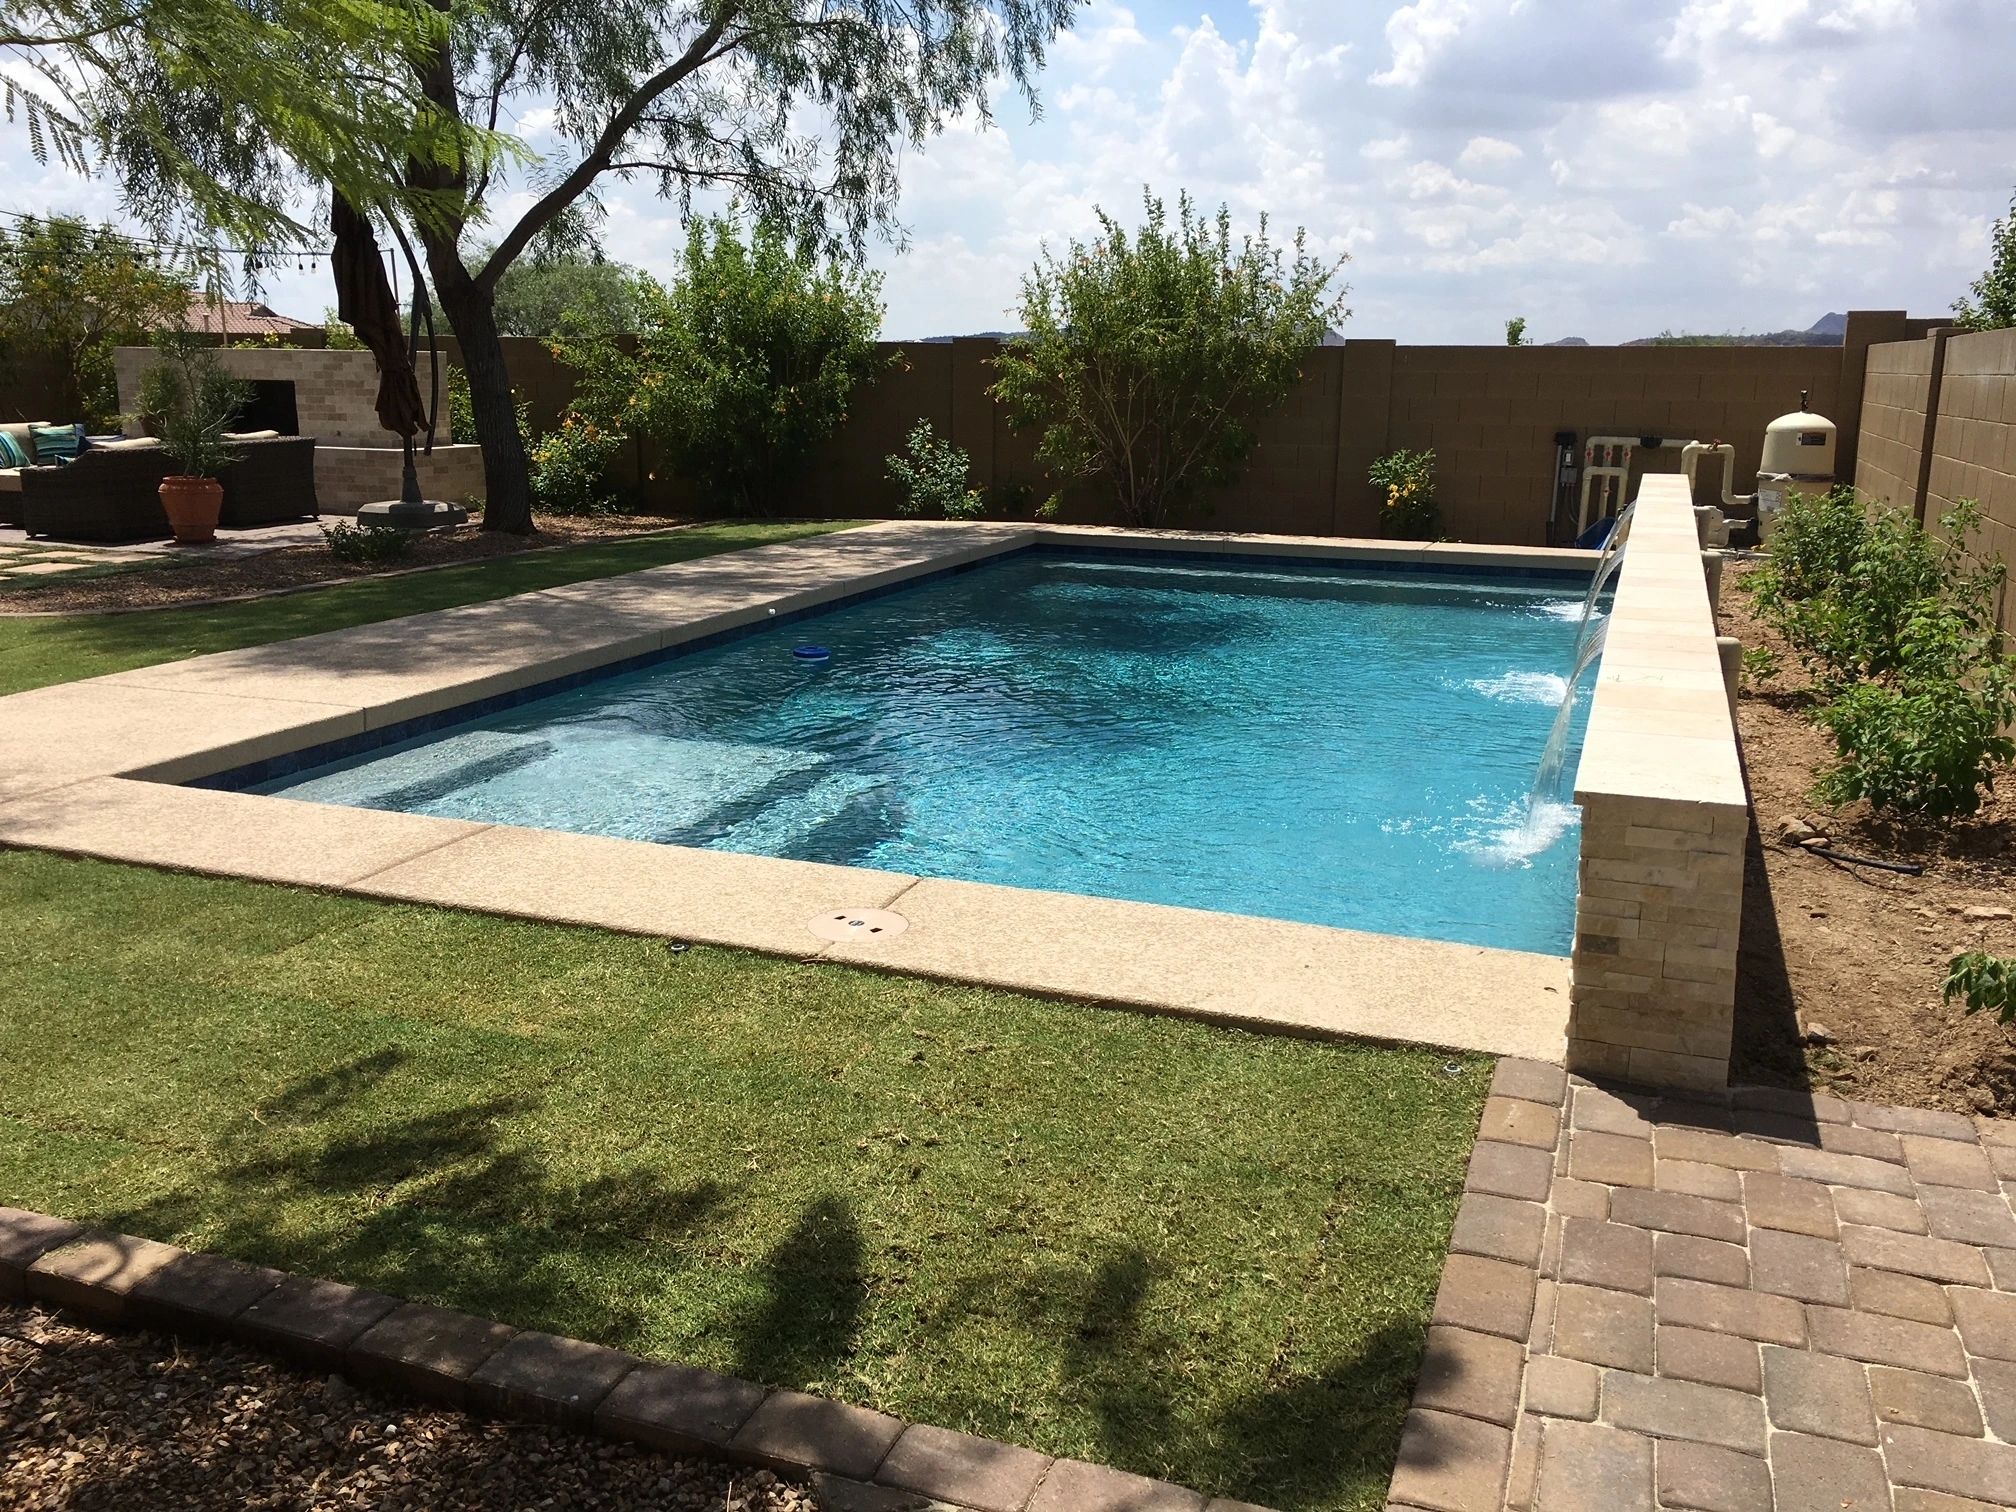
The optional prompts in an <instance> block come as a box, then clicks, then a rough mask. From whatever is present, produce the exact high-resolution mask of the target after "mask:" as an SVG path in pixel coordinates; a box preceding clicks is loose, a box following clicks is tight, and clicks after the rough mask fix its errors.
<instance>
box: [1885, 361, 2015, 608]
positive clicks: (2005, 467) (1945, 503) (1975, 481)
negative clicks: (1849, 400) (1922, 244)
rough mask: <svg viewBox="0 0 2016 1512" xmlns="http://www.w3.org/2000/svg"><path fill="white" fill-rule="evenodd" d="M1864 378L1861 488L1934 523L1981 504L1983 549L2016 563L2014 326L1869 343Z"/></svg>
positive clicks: (1979, 540)
mask: <svg viewBox="0 0 2016 1512" xmlns="http://www.w3.org/2000/svg"><path fill="white" fill-rule="evenodd" d="M1867 384H1868V396H1867V399H1866V401H1865V403H1864V405H1863V411H1862V425H1861V435H1860V438H1859V439H1860V442H1861V454H1860V460H1859V463H1858V465H1857V467H1856V469H1855V486H1856V487H1857V488H1858V489H1860V490H1861V491H1862V492H1863V493H1865V494H1867V495H1869V496H1870V497H1871V498H1875V499H1880V500H1882V501H1883V502H1884V503H1886V504H1890V505H1893V506H1894V507H1896V508H1899V509H1908V510H1910V511H1912V512H1913V513H1914V514H1915V515H1916V516H1917V517H1918V518H1919V519H1921V520H1925V521H1927V522H1928V523H1929V522H1933V521H1936V520H1937V519H1938V518H1939V516H1940V515H1942V514H1944V513H1945V512H1946V511H1947V510H1949V509H1951V508H1952V507H1953V506H1954V505H1955V504H1957V503H1958V502H1959V501H1961V500H1962V499H1973V500H1976V501H1977V502H1978V503H1979V504H1980V505H1981V515H1982V530H1981V534H1980V536H1979V537H1978V538H1977V546H1978V548H1979V549H1980V550H1981V551H1983V552H1984V553H1987V554H1989V555H1999V556H2001V557H2002V559H2003V560H2004V561H2007V562H2011V563H2016V330H2007V331H1976V332H1964V333H1963V332H1952V333H1948V332H1945V331H1935V332H1934V333H1932V334H1931V335H1929V336H1927V337H1925V338H1923V339H1920V340H1917V341H1902V342H1893V343H1889V344H1886V345H1883V346H1877V347H1872V348H1871V349H1870V351H1869V371H1868V379H1867ZM2002 623H2003V625H2004V626H2005V627H2016V603H2012V602H2011V601H2010V600H2009V599H2007V598H2005V599H2004V602H2003V606H2002Z"/></svg>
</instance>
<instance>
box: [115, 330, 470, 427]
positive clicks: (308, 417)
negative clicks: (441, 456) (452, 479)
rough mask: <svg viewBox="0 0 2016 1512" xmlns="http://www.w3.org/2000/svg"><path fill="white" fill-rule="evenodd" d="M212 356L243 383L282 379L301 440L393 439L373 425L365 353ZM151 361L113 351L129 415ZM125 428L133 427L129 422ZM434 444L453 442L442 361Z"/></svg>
mask: <svg viewBox="0 0 2016 1512" xmlns="http://www.w3.org/2000/svg"><path fill="white" fill-rule="evenodd" d="M217 356H218V358H219V360H220V361H221V362H222V363H223V364H224V368H225V371H227V372H229V373H231V374H233V375H234V376H236V377H239V378H244V379H248V380H250V379H282V380H285V381H287V382H290V383H292V384H293V385H294V407H295V413H296V416H297V418H298V420H299V422H300V432H301V434H302V435H304V436H314V437H315V438H316V439H317V440H320V441H326V442H328V443H330V444H331V445H337V446H385V445H388V444H391V443H392V442H393V441H394V439H395V438H394V437H393V436H392V435H391V433H390V432H388V431H387V430H386V429H385V428H384V427H383V426H381V425H380V424H379V423H378V413H377V402H378V364H377V360H376V359H375V358H374V357H372V355H371V354H370V353H369V352H357V351H329V350H311V349H307V348H303V347H291V346H276V347H225V348H222V349H220V350H219V351H218V353H217ZM153 361H154V353H153V351H152V350H151V349H150V348H147V347H120V348H119V349H118V350H117V351H116V352H114V353H113V366H114V369H115V371H116V372H117V373H118V376H119V407H120V409H121V410H122V411H124V412H125V413H127V414H129V415H131V414H132V413H133V412H134V411H136V410H138V409H139V407H140V401H139V391H140V375H141V374H142V373H144V372H145V371H146V370H147V367H148V366H149V365H150V364H151V363H152V362H153ZM431 361H432V358H431V356H430V354H428V353H426V352H422V353H421V354H420V361H419V377H420V393H421V396H422V397H423V398H425V397H426V396H427V394H428V393H429V384H430V382H431V366H430V365H431ZM129 429H137V426H134V425H132V424H131V422H129ZM434 439H435V442H436V444H437V445H446V444H448V443H449V442H452V441H453V440H454V435H453V431H452V428H451V426H450V425H449V422H448V402H447V370H446V363H445V362H444V363H443V371H442V402H441V414H440V419H439V423H438V424H437V425H436V427H435V432H434Z"/></svg>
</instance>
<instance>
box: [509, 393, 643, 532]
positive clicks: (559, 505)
mask: <svg viewBox="0 0 2016 1512" xmlns="http://www.w3.org/2000/svg"><path fill="white" fill-rule="evenodd" d="M627 439H628V438H626V437H625V436H623V435H622V434H621V433H620V432H617V431H612V430H609V429H607V428H606V427H604V426H603V425H602V424H601V423H600V422H599V421H596V420H592V419H589V418H588V417H587V416H585V415H582V414H579V413H577V412H575V411H574V410H571V409H570V410H569V411H568V412H567V413H566V414H564V415H562V416H561V417H560V424H559V425H558V426H556V427H555V428H554V429H552V430H550V431H548V432H546V434H545V435H543V436H541V437H539V439H538V440H536V441H534V442H533V443H532V459H531V460H532V502H533V504H534V505H535V506H536V507H537V508H539V509H543V510H545V511H546V512H547V513H548V514H560V515H596V514H617V513H620V512H621V511H622V510H623V508H624V500H623V495H622V491H621V490H620V489H618V488H617V487H616V486H615V485H614V484H613V483H611V482H610V480H609V469H610V464H611V463H613V462H614V461H615V460H616V458H617V456H618V455H619V454H620V453H621V452H622V450H623V447H624V444H625V442H626V440H627Z"/></svg>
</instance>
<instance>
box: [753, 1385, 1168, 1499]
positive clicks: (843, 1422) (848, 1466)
mask: <svg viewBox="0 0 2016 1512" xmlns="http://www.w3.org/2000/svg"><path fill="white" fill-rule="evenodd" d="M904 1426H905V1425H904V1423H903V1421H902V1419H900V1418H893V1417H890V1416H889V1415H888V1414H887V1413H882V1412H873V1411H871V1410H869V1409H868V1408H866V1407H855V1406H852V1405H851V1404H849V1403H846V1402H834V1401H828V1400H827V1399H825V1398H824V1397H815V1396H807V1395H806V1394H805V1393H803V1392H801V1391H773V1392H772V1393H771V1394H770V1395H769V1396H768V1397H767V1398H766V1399H765V1400H764V1402H763V1405H762V1406H760V1407H758V1408H757V1409H756V1411H755V1412H754V1413H753V1414H752V1415H751V1416H750V1418H749V1421H748V1422H746V1423H744V1424H743V1425H742V1427H741V1428H740V1429H739V1430H738V1431H737V1432H736V1434H735V1437H734V1438H733V1439H732V1440H730V1442H729V1446H728V1447H729V1451H730V1452H731V1453H733V1454H735V1455H736V1456H737V1457H739V1458H742V1459H748V1460H754V1461H756V1462H758V1463H760V1464H767V1465H772V1466H776V1467H780V1468H783V1469H787V1470H830V1471H832V1472H833V1474H835V1475H844V1476H846V1477H847V1478H848V1479H849V1480H867V1479H869V1478H870V1477H871V1476H873V1475H874V1473H875V1470H876V1467H877V1466H879V1465H880V1464H881V1463H882V1460H883V1457H884V1456H885V1455H887V1454H888V1453H889V1450H890V1447H891V1446H892V1445H893V1444H894V1443H895V1442H896V1439H897V1436H898V1435H899V1434H901V1433H902V1432H903V1429H904ZM1203 1500H1204V1499H1203V1498H1202V1497H1201V1496H1200V1497H1198V1498H1197V1504H1198V1505H1199V1506H1201V1505H1202V1504H1203Z"/></svg>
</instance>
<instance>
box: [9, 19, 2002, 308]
mask: <svg viewBox="0 0 2016 1512" xmlns="http://www.w3.org/2000/svg"><path fill="white" fill-rule="evenodd" d="M2012 58H2016V0H1413V3H1411V4H1405V5H1392V4H1389V3H1385V0H1248V3H1244V4H1242V3H1240V0H1216V3H1214V4H1211V5H1200V4H1197V3H1196V0H1137V3H1135V4H1132V5H1127V4H1120V3H1115V0H1095V3H1093V4H1090V5H1088V6H1087V7H1086V8H1085V9H1084V10H1083V11H1082V12H1081V13H1080V16H1079V20H1078V22H1077V25H1076V27H1075V28H1074V30H1073V31H1072V32H1071V33H1070V34H1068V35H1067V36H1065V37H1064V38H1062V39H1060V40H1059V41H1058V43H1057V44H1056V46H1055V47H1054V49H1053V51H1052V55H1051V59H1050V64H1049V67H1048V68H1047V70H1046V71H1045V73H1044V74H1043V76H1042V78H1041V80H1040V83H1039V89H1040V93H1041V115H1040V118H1038V119H1033V120H1032V119H1031V116H1030V112H1029V109H1028V107H1027V105H1026V103H1025V102H1024V101H1023V100H1022V99H1021V98H1020V97H1019V95H1016V94H1015V93H1013V92H1012V91H1008V90H1003V91H1002V92H1001V93H1000V95H999V96H998V99H997V106H996V119H995V122H994V124H993V126H992V127H991V128H983V127H981V126H979V125H978V124H977V123H974V122H971V121H961V122H958V123H955V124H954V125H953V126H952V127H951V128H950V129H949V130H948V131H947V132H946V133H945V134H944V135H943V136H941V137H940V138H938V139H936V140H935V141H933V142H932V143H931V144H930V145H929V146H928V147H927V148H926V149H925V150H924V151H921V152H915V151H913V152H910V153H908V154H906V157H905V159H904V164H903V201H902V204H901V207H900V211H899V214H900V217H901V219H902V221H903V223H904V225H905V227H906V228H907V232H908V237H907V245H905V246H902V247H893V246H878V247H876V248H875V249H874V250H873V252H872V254H871V261H872V262H873V263H874V265H875V266H877V267H879V268H880V269H882V270H883V272H884V273H885V281H884V285H883V297H884V300H885V302H886V304H887V307H888V308H887V315H886V317H885V322H884V334H885V335H888V336H890V337H892V338H897V339H902V338H910V337H917V336H926V335H944V334H952V333H957V332H966V331H978V330H989V329H997V328H1004V327H1013V326H1015V325H1016V324H1017V320H1016V316H1015V313H1014V308H1015V303H1016V299H1017V294H1018V289H1019V284H1020V280H1021V278H1022V276H1023V274H1024V273H1025V272H1026V271H1027V269H1028V267H1029V266H1030V263H1031V262H1032V260H1033V259H1034V257H1035V256H1036V253H1037V251H1038V249H1039V248H1040V247H1042V246H1044V245H1046V244H1047V245H1049V246H1050V247H1052V248H1053V249H1055V248H1061V247H1062V246H1064V245H1066V244H1067V243H1068V242H1069V240H1070V239H1071V238H1073V237H1082V236H1085V235H1086V234H1087V233H1088V232H1089V231H1090V230H1091V229H1092V228H1093V226H1094V224H1095V222H1094V210H1095V207H1102V206H1103V207H1105V208H1106V209H1108V210H1109V211H1112V212H1114V213H1115V214H1117V215H1118V216H1119V217H1120V218H1121V219H1122V220H1123V221H1125V220H1129V219H1131V218H1133V217H1135V216H1136V215H1137V214H1138V209H1139V205H1140V198H1141V194H1142V190H1143V188H1144V186H1146V187H1149V188H1152V189H1154V190H1155V191H1157V192H1158V193H1161V194H1164V195H1167V196H1169V197H1171V198H1173V197H1174V196H1175V194H1176V193H1177V192H1178V191H1179V190H1187V191H1188V192H1189V193H1190V194H1191V195H1192V196H1193V197H1194V198H1196V199H1197V200H1198V201H1199V202H1200V203H1202V204H1204V205H1205V206H1207V207H1215V206H1216V205H1217V204H1219V203H1221V202H1222V203H1225V204H1227V205H1229V206H1230V208H1231V211H1232V214H1233V217H1234V221H1235V224H1236V225H1238V226H1239V227H1241V228H1242V229H1251V228H1252V227H1254V226H1255V225H1256V224H1257V221H1258V219H1259V218H1260V217H1261V216H1262V215H1266V216H1268V217H1270V220H1271V225H1272V227H1273V229H1274V231H1275V232H1276V233H1277V234H1292V232H1293V231H1294V229H1295V228H1297V227H1302V228H1306V230H1307V232H1308V235H1309V241H1310V245H1311V247H1312V249H1314V250H1315V251H1317V252H1319V253H1321V254H1322V255H1324V256H1325V257H1326V258H1336V257H1348V258H1349V259H1350V261H1349V263H1348V265H1347V266H1346V268H1345V271H1344V273H1343V275H1342V277H1343V281H1344V282H1345V283H1347V284H1348V285H1349V288H1350V292H1349V296H1348V302H1349V304H1350V306H1351V308H1352V310H1353V315H1352V317H1351V319H1350V320H1349V321H1348V322H1346V323H1345V324H1344V326H1343V330H1344V333H1345V334H1346V335H1347V336H1360V337H1368V336H1370V337H1386V338H1393V339H1397V340H1400V341H1402V342H1498V341H1502V340H1503V328H1504V323H1505V320H1506V319H1507V317H1509V316H1513V315H1523V316H1525V317H1526V319H1527V320H1528V322H1529V330H1530V334H1531V336H1532V338H1533V339H1536V340H1539V341H1549V340H1553V339H1556V338H1559V337H1564V336H1580V337H1583V338H1586V339H1588V340H1591V341H1595V342H1609V341H1622V340H1628V339H1630V338H1632V337H1637V336H1649V335H1656V334H1658V333H1659V332H1661V331H1665V330H1673V331H1696V332H1699V331H1768V330H1777V329H1780V328H1783V327H1787V326H1806V325H1809V324H1811V323H1812V322H1813V321H1814V320H1816V319H1818V318H1819V317H1820V316H1821V315H1822V314H1824V313H1826V312H1828V311H1830V310H1847V309H1850V308H1865V309H1896V308H1906V309H1909V310H1910V311H1911V312H1912V313H1914V314H1921V315H1931V314H1938V313H1940V312H1942V311H1944V310H1946V309H1947V308H1948V307H1949V306H1950V305H1951V304H1952V302H1953V300H1954V299H1955V298H1957V297H1958V296H1959V295H1961V294H1962V293H1964V292H1965V291H1966V287H1967V284H1968V282H1969V281H1970V279H1972V278H1973V277H1974V276H1975V275H1977V274H1978V273H1979V272H1980V271H1981V269H1982V267H1983V266H1984V264H1985V262H1986V260H1987V246H1988V234H1989V228H1990V226H1991V224H1992V222H1993V221H1994V220H1995V218H1996V217H1997V216H1999V215H2001V214H2003V213H2005V212H2006V211H2007V210H2008V208H2009V205H2010V199H2011V191H2012V184H2016V90H2012V89H2011V88H2010V87H2009V85H2008V68H2009V60H2010V59H2012ZM518 129H519V131H520V132H521V134H522V135H523V136H524V137H525V138H526V140H527V141H528V142H529V144H530V145H531V146H532V147H534V148H535V149H542V150H558V144H556V143H554V142H553V141H552V140H551V139H550V137H549V136H548V135H546V130H545V121H544V117H543V114H542V113H540V112H536V111H534V112H530V113H528V114H527V115H526V116H525V117H523V118H522V119H521V120H520V121H519V123H518ZM0 184H4V185H6V186H7V187H6V189H5V190H4V191H0V207H4V208H9V209H15V210H34V211H37V212H38V213H46V212H48V211H52V210H59V211H74V212H76V213H81V214H85V215H90V216H94V217H108V216H109V217H112V218H115V219H116V211H117V193H116V189H115V188H114V187H112V186H110V185H107V184H104V183H94V182H91V181H88V180H83V179H79V178H76V177H74V176H72V175H69V174H66V173H64V172H62V171H61V170H58V169H54V168H47V169H45V168H43V167H41V166H39V165H37V164H35V163H34V162H33V161H32V159H31V158H30V157H29V154H28V151H27V144H26V141H25V137H24V136H23V134H22V133H21V132H20V130H19V128H18V127H9V126H6V125H5V124H4V123H0ZM607 201H608V209H609V215H608V220H607V223H606V226H605V246H606V249H607V252H608V254H609V255H610V256H611V257H614V258H617V259H620V260H622V261H624V262H629V263H634V264H637V265H639V266H642V267H644V268H647V269H650V270H652V271H654V272H659V273H665V272H667V271H669V270H670V269H671V268H672V266H673V265H674V261H675V258H676V253H677V249H678V247H679V246H680V244H681V241H682V235H681V231H680V227H679V225H678V221H677V216H676V212H675V210H674V209H673V207H672V206H671V205H670V204H668V203H667V202H664V201H661V200H659V199H657V198H656V197H655V196H654V195H653V193H652V192H651V190H650V189H649V188H648V186H644V185H637V186H632V187H618V188H616V189H615V190H613V191H612V192H611V193H610V194H609V195H608V196H607ZM501 208H502V209H504V210H505V211H506V212H507V213H508V211H509V208H510V206H509V205H508V204H506V205H504V206H502V207H501ZM327 276H328V275H327V264H326V263H324V264H323V265H322V267H321V269H320V270H319V272H317V273H316V274H314V275H310V274H309V273H306V272H301V273H296V272H294V271H292V270H288V271H286V272H283V273H282V274H280V275H279V276H277V277H275V278H274V279H273V280H272V281H271V283H270V284H269V286H268V288H267V290H266V297H267V298H268V300H269V301H270V302H271V303H273V304H274V305H275V306H276V307H278V308H279V309H281V310H283V311H284V312H286V313H288V314H293V315H296V316H300V317H303V318H319V317H320V314H321V311H322V309H323V308H324V307H325V306H326V305H328V304H329V303H331V296H330V293H329V291H328V287H327V282H326V280H327Z"/></svg>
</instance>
